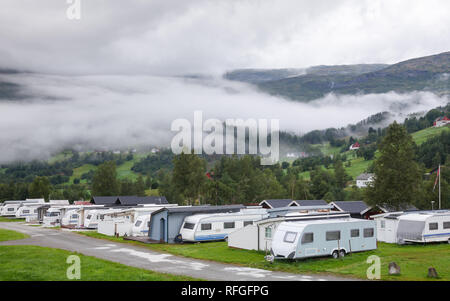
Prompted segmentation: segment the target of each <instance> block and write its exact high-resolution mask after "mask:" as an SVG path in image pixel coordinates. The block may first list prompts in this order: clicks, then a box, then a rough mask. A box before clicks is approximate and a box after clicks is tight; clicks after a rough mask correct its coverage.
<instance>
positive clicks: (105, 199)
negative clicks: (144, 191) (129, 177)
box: [92, 195, 168, 205]
mask: <svg viewBox="0 0 450 301" xmlns="http://www.w3.org/2000/svg"><path fill="white" fill-rule="evenodd" d="M92 200H93V202H94V204H96V205H140V204H157V205H159V204H168V202H167V199H166V197H164V196H145V197H141V196H134V195H131V196H94V197H93V198H92Z"/></svg>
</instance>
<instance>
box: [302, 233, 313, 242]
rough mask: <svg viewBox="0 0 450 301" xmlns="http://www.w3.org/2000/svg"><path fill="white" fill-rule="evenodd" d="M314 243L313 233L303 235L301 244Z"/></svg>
mask: <svg viewBox="0 0 450 301" xmlns="http://www.w3.org/2000/svg"><path fill="white" fill-rule="evenodd" d="M313 241H314V233H305V234H303V237H302V244H309V243H312V242H313Z"/></svg>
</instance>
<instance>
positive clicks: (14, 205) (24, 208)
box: [0, 199, 45, 218]
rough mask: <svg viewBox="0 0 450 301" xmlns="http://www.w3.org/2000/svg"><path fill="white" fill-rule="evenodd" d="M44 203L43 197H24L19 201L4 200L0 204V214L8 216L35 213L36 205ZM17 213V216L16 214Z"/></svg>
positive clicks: (23, 215)
mask: <svg viewBox="0 0 450 301" xmlns="http://www.w3.org/2000/svg"><path fill="white" fill-rule="evenodd" d="M44 203H45V201H44V199H26V200H20V201H5V202H3V203H1V204H0V215H1V216H9V217H20V218H23V217H25V216H28V215H31V214H34V213H35V210H36V207H37V206H41V205H43V204H44ZM17 214H18V215H19V216H17Z"/></svg>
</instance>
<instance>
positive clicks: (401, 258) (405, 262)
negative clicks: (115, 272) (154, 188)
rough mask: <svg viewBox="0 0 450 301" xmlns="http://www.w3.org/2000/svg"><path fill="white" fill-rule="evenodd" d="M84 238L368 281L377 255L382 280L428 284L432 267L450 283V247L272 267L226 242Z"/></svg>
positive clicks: (383, 250)
mask: <svg viewBox="0 0 450 301" xmlns="http://www.w3.org/2000/svg"><path fill="white" fill-rule="evenodd" d="M79 233H80V234H82V235H86V236H90V237H95V238H101V239H107V240H111V241H115V242H124V243H131V244H136V245H141V246H144V247H147V248H149V249H153V250H157V251H161V252H167V253H171V254H173V255H179V256H185V257H191V258H197V259H203V260H212V261H217V262H223V263H230V264H237V265H242V266H247V267H252V268H260V269H267V270H273V271H283V272H290V273H323V274H333V275H336V276H346V277H354V278H361V279H366V271H367V268H368V267H369V266H370V265H369V264H368V263H366V260H367V258H368V256H370V255H377V256H379V257H380V259H381V279H382V280H428V278H427V273H428V268H429V267H431V266H432V267H434V268H436V270H437V272H438V274H439V276H440V277H441V278H440V280H450V245H449V244H433V245H425V246H423V245H404V246H400V245H395V244H386V243H378V249H377V250H374V251H368V252H362V253H354V254H351V255H349V256H346V257H345V258H342V259H338V260H336V259H332V258H329V257H326V258H315V259H306V260H300V261H297V262H295V261H276V262H275V263H273V264H270V263H268V262H266V261H265V260H264V255H265V253H264V252H257V251H249V250H240V249H233V248H228V246H227V243H226V242H209V243H197V244H143V243H139V242H135V241H126V240H123V238H115V237H109V236H106V235H102V234H99V233H96V232H79ZM392 261H395V262H396V263H397V264H399V265H400V268H401V271H402V274H401V275H399V276H389V275H388V265H389V263H390V262H392Z"/></svg>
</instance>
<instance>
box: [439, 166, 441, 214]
mask: <svg viewBox="0 0 450 301" xmlns="http://www.w3.org/2000/svg"><path fill="white" fill-rule="evenodd" d="M439 210H441V164H439Z"/></svg>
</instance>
